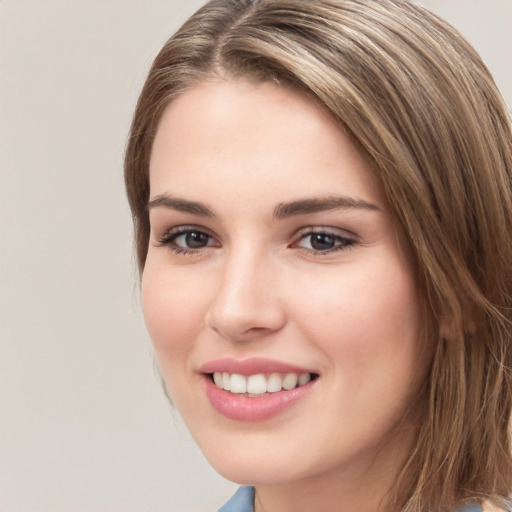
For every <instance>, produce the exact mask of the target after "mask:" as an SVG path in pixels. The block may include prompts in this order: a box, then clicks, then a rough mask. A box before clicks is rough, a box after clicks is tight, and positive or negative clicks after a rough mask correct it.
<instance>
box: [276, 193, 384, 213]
mask: <svg viewBox="0 0 512 512" xmlns="http://www.w3.org/2000/svg"><path fill="white" fill-rule="evenodd" d="M340 208H341V209H352V208H356V209H361V210H368V211H379V210H380V208H379V207H378V206H377V205H375V204H373V203H369V202H367V201H364V200H363V199H356V198H353V197H348V196H327V197H320V198H310V199H301V200H298V201H292V202H290V203H281V204H279V205H278V206H277V207H276V209H275V210H274V218H275V219H285V218H288V217H293V216H295V215H306V214H309V213H317V212H323V211H329V210H338V209H340Z"/></svg>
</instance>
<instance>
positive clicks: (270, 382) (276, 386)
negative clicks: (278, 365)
mask: <svg viewBox="0 0 512 512" xmlns="http://www.w3.org/2000/svg"><path fill="white" fill-rule="evenodd" d="M281 388H282V381H281V375H279V373H272V374H271V375H270V377H269V378H268V379H267V391H268V392H269V393H276V392H277V391H281Z"/></svg>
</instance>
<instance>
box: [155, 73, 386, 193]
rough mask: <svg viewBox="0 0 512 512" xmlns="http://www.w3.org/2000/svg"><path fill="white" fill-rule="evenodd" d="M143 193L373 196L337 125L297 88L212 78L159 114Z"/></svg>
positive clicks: (375, 190) (374, 188) (360, 162)
mask: <svg viewBox="0 0 512 512" xmlns="http://www.w3.org/2000/svg"><path fill="white" fill-rule="evenodd" d="M150 182H151V195H152V196H154V195H155V194H159V193H164V192H172V190H170V189H178V190H180V192H181V191H185V192H190V193H192V194H197V193H199V191H200V190H202V188H203V187H202V185H201V184H204V186H205V187H206V188H212V187H213V188H216V189H218V187H219V186H223V187H224V190H225V191H228V190H229V191H231V193H232V194H236V193H237V192H238V193H239V192H240V191H241V190H243V189H244V188H247V186H248V185H249V186H251V185H253V186H254V187H257V186H259V185H261V183H262V182H265V183H266V184H267V186H268V187H270V188H272V187H273V186H278V185H279V184H282V183H287V184H288V185H287V192H288V193H289V194H290V195H293V194H296V195H297V194H298V195H299V196H300V195H304V192H305V191H304V190H303V189H304V188H308V189H309V190H308V195H315V194H326V193H327V192H329V190H327V189H331V188H333V187H334V188H337V189H339V190H337V191H338V192H345V191H344V190H343V189H347V190H348V191H349V192H350V193H354V194H357V195H359V196H363V197H361V198H362V199H364V196H365V195H368V194H369V195H371V196H373V197H372V199H373V200H375V198H376V196H380V193H379V191H378V187H377V186H376V184H375V182H374V180H373V178H372V177H371V174H370V172H369V170H368V168H367V166H366V164H365V162H364V159H363V158H362V157H361V155H359V153H358V152H357V150H356V148H355V147H354V145H353V144H352V143H351V141H350V139H349V137H348V136H347V135H346V134H345V133H344V130H343V128H342V126H341V125H340V124H339V123H337V122H336V121H335V120H334V119H333V117H332V116H331V115H330V114H329V113H328V112H326V111H325V109H323V108H321V107H320V106H318V105H317V104H316V103H315V102H314V101H312V100H311V99H310V98H309V97H307V96H306V95H305V94H304V93H302V92H300V91H294V90H290V89H289V88H283V87H279V86H277V85H275V84H272V83H260V84H254V83H249V82H245V81H212V82H207V83H203V84H200V85H198V86H197V87H194V88H192V89H190V90H189V91H187V92H186V93H184V94H183V95H181V96H179V97H178V98H177V99H176V100H174V101H173V102H172V103H171V104H170V105H169V106H168V107H167V109H166V110H165V112H164V114H163V116H162V119H161V121H160V124H159V128H158V130H157V134H156V137H155V141H154V144H153V148H152V155H151V161H150Z"/></svg>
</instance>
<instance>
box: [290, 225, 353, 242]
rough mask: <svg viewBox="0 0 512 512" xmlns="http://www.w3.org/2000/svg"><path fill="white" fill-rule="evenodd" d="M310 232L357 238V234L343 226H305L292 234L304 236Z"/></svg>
mask: <svg viewBox="0 0 512 512" xmlns="http://www.w3.org/2000/svg"><path fill="white" fill-rule="evenodd" d="M310 233H325V234H328V235H335V236H340V237H342V238H351V239H354V240H359V238H360V237H359V236H358V235H357V234H356V233H354V232H353V231H350V230H348V229H345V228H336V227H332V226H331V227H328V226H306V227H303V228H300V229H298V230H297V231H296V232H295V235H294V236H300V237H302V236H305V235H308V234H310Z"/></svg>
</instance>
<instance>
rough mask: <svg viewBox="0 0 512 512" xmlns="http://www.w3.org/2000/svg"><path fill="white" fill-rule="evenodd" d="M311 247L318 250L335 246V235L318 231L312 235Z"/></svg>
mask: <svg viewBox="0 0 512 512" xmlns="http://www.w3.org/2000/svg"><path fill="white" fill-rule="evenodd" d="M311 247H313V249H316V250H317V251H325V250H327V249H332V248H333V247H334V237H332V236H331V235H326V234H323V233H318V234H316V235H313V236H312V237H311Z"/></svg>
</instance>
